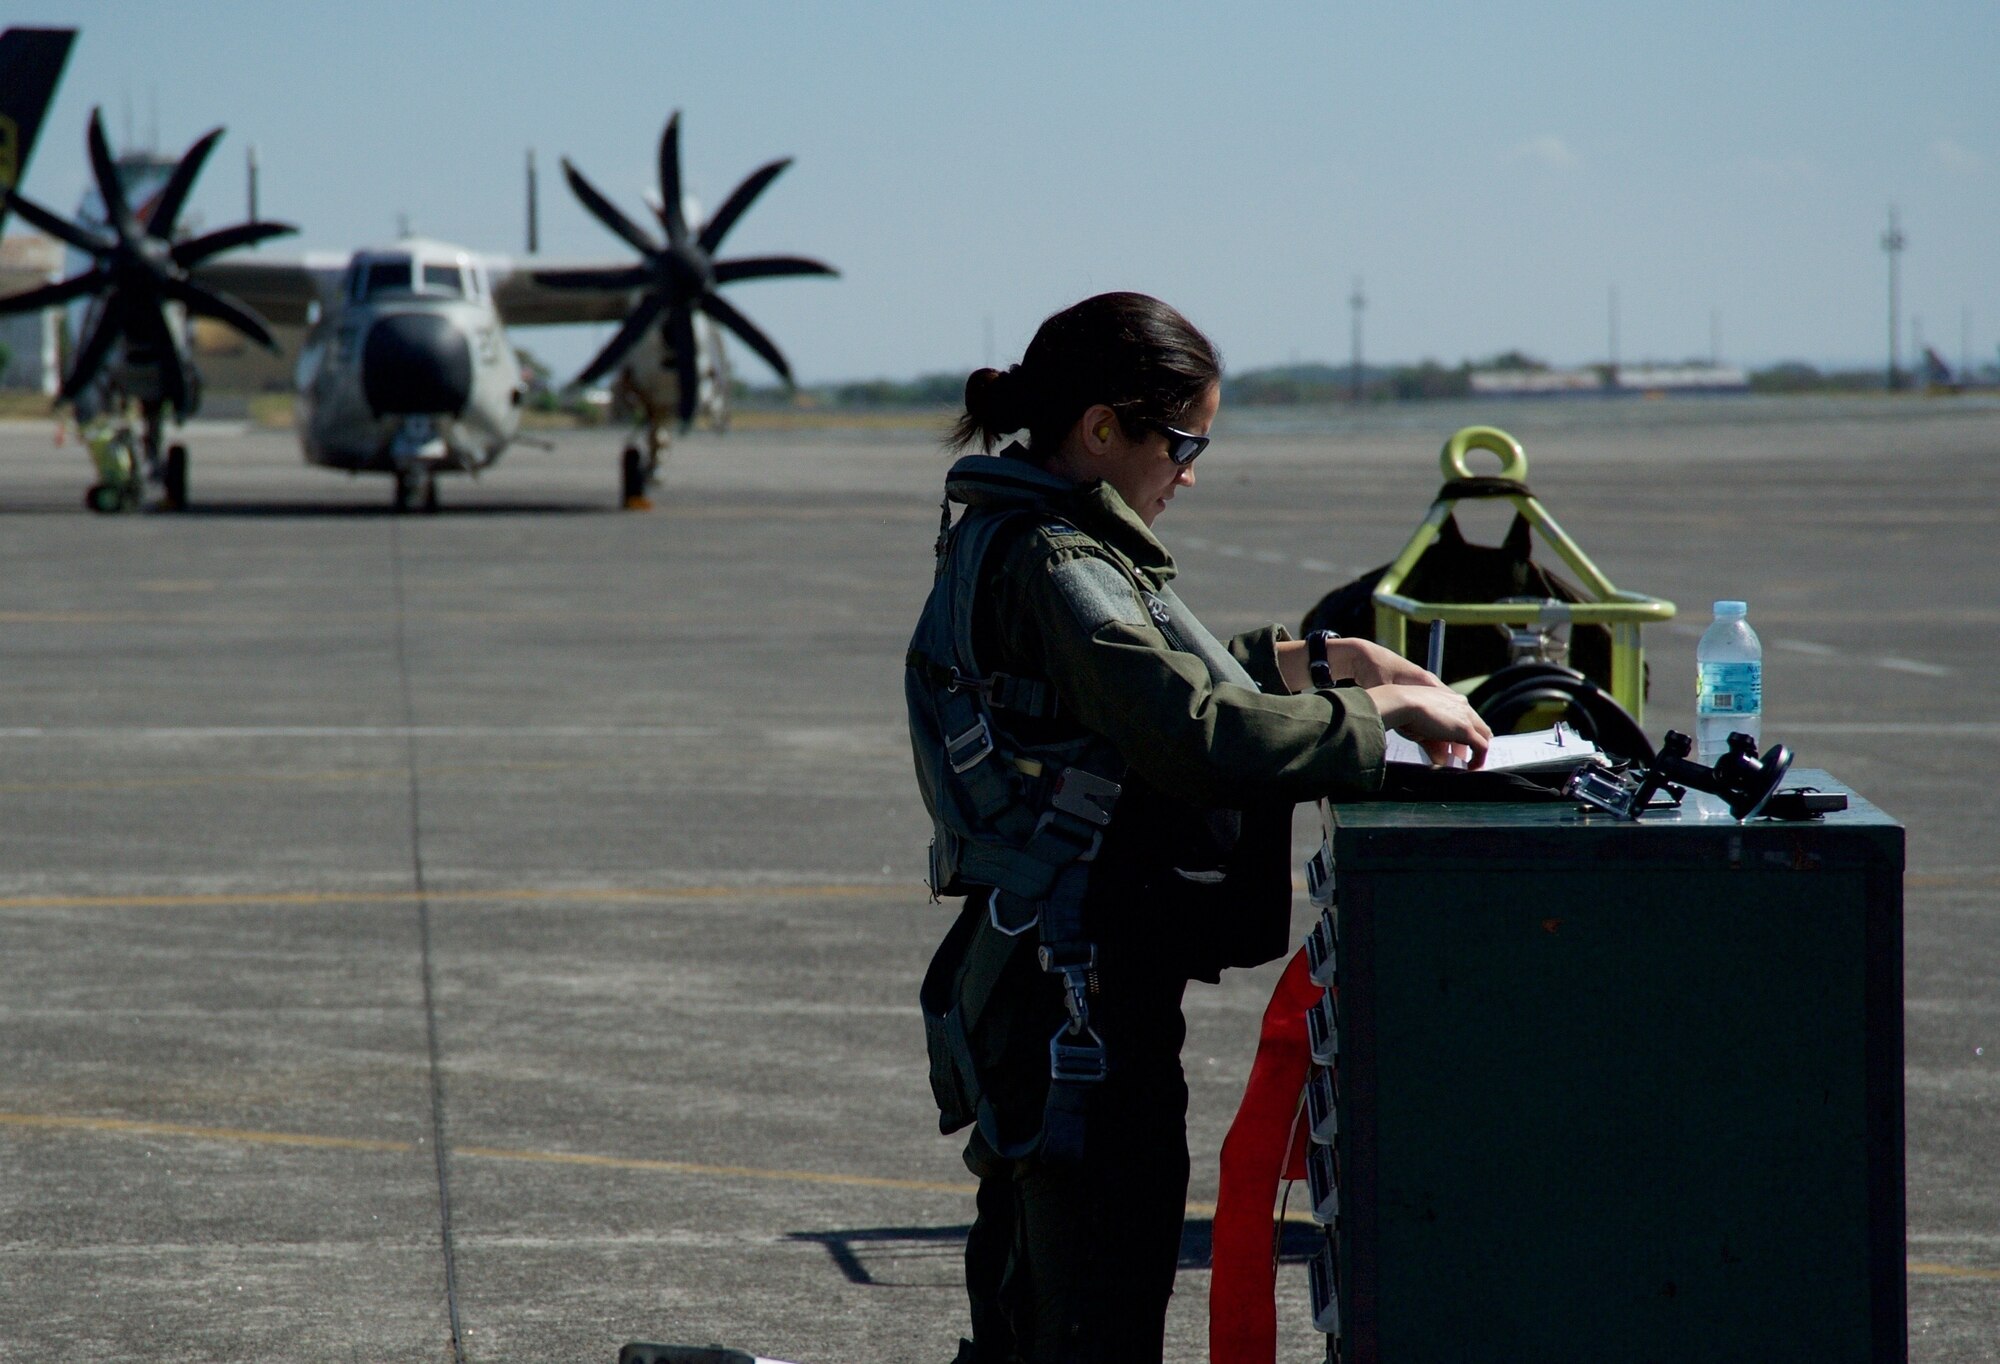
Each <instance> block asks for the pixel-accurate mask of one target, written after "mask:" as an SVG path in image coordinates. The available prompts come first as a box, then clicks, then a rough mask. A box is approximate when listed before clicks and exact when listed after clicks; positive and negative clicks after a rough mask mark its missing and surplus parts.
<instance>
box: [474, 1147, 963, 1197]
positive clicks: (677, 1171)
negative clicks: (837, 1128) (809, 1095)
mask: <svg viewBox="0 0 2000 1364" xmlns="http://www.w3.org/2000/svg"><path fill="white" fill-rule="evenodd" d="M451 1153H452V1155H454V1156H459V1157H463V1158H465V1159H468V1160H518V1161H528V1162H531V1163H534V1164H539V1165H585V1166H589V1167H591V1168H592V1169H598V1170H651V1171H657V1172H659V1173H661V1174H673V1175H701V1176H706V1177H708V1178H711V1179H777V1180H783V1181H786V1182H788V1183H792V1184H836V1185H844V1186H848V1187H853V1188H862V1189H912V1190H915V1191H917V1192H919V1193H952V1194H971V1193H972V1192H974V1190H975V1189H976V1187H977V1186H976V1185H973V1184H969V1183H965V1182H963V1181H959V1182H956V1183H946V1182H943V1181H940V1180H931V1179H891V1178H888V1177H887V1176H883V1175H843V1174H831V1173H828V1172H825V1171H821V1170H780V1169H768V1168H766V1167H763V1166H758V1165H703V1164H699V1163H697V1162H694V1161H687V1160H644V1159H640V1158H638V1157H632V1156H593V1155H588V1154H585V1153H582V1152H573V1151H515V1150H508V1149H506V1148H503V1147H498V1146H454V1147H452V1148H451Z"/></svg>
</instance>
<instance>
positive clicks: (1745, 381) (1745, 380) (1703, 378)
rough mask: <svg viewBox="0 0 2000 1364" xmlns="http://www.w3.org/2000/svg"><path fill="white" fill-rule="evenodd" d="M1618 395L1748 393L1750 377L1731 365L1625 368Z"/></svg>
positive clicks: (1619, 380) (1634, 366)
mask: <svg viewBox="0 0 2000 1364" xmlns="http://www.w3.org/2000/svg"><path fill="white" fill-rule="evenodd" d="M1615 387H1616V388H1617V389H1618V391H1619V392H1621V393H1748V392H1749V391H1750V376H1749V375H1748V374H1746V373H1745V372H1744V371H1743V370H1741V369H1739V368H1738V367H1736V366H1735V365H1627V366H1625V367H1624V368H1622V369H1620V370H1619V371H1618V380H1617V383H1616V385H1615Z"/></svg>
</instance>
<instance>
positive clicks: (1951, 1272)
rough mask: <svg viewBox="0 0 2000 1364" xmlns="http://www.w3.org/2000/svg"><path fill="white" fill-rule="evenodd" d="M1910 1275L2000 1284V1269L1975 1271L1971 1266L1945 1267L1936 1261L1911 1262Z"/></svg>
mask: <svg viewBox="0 0 2000 1364" xmlns="http://www.w3.org/2000/svg"><path fill="white" fill-rule="evenodd" d="M1910 1273H1912V1274H1921V1275H1923V1276H1925V1277H1927V1278H1937V1279H1984V1280H1986V1281H1987V1282H1988V1283H2000V1269H1974V1268H1973V1267H1972V1266H1970V1265H1944V1264H1938V1263H1937V1262H1936V1261H1934V1260H1912V1261H1910Z"/></svg>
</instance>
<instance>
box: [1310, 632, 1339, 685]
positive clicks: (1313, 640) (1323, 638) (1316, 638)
mask: <svg viewBox="0 0 2000 1364" xmlns="http://www.w3.org/2000/svg"><path fill="white" fill-rule="evenodd" d="M1339 638H1340V635H1339V634H1338V633H1337V632H1335V631H1333V630H1314V631H1312V632H1310V633H1309V634H1307V635H1306V672H1307V674H1308V675H1309V676H1310V677H1311V678H1312V684H1313V690H1314V691H1331V690H1333V665H1332V664H1331V663H1328V662H1327V661H1326V642H1327V641H1328V640H1330V639H1339Z"/></svg>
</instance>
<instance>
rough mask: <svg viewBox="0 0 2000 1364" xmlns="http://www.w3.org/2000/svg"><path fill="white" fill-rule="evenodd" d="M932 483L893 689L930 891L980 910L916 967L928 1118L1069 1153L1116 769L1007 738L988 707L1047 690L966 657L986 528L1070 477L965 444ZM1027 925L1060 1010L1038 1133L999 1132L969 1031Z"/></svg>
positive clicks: (1070, 745) (1092, 1050) (1002, 1149)
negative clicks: (921, 969) (920, 564)
mask: <svg viewBox="0 0 2000 1364" xmlns="http://www.w3.org/2000/svg"><path fill="white" fill-rule="evenodd" d="M945 486H946V497H947V498H948V499H949V501H956V502H960V503H963V504H964V505H965V507H966V511H965V514H964V515H963V516H961V517H960V518H959V521H958V524H957V525H956V526H948V527H944V528H941V530H940V535H939V540H938V563H937V578H936V581H935V582H934V583H933V585H932V588H931V594H930V598H929V600H928V601H926V602H925V604H924V610H923V614H922V615H921V616H920V617H919V618H918V621H917V628H916V633H915V634H914V636H913V637H912V638H911V640H910V648H909V651H908V653H907V654H906V655H905V658H904V662H905V665H906V667H905V673H904V684H903V685H904V696H905V699H906V701H907V702H908V705H909V714H910V743H911V748H912V751H913V753H914V756H915V759H916V767H917V783H918V786H919V788H920V789H921V791H922V793H923V798H924V804H925V805H926V807H928V809H929V810H930V813H931V820H932V825H933V837H932V841H931V849H930V877H929V880H930V888H931V893H932V894H933V895H935V896H943V895H964V894H968V893H969V892H970V891H971V890H972V889H973V888H974V887H991V888H992V889H991V891H990V895H989V898H988V903H987V907H986V913H985V914H984V915H983V916H975V915H973V914H962V915H961V916H960V918H959V920H958V922H957V923H956V924H955V925H954V926H953V928H952V931H951V932H950V933H949V934H948V935H947V936H946V938H945V941H944V943H943V945H942V946H941V947H940V948H939V949H938V953H937V955H936V957H935V958H933V960H932V962H931V965H930V969H929V970H928V971H927V972H926V973H925V977H924V984H923V990H922V1004H923V1012H924V1028H925V1040H926V1044H927V1046H928V1049H929V1051H930V1058H931V1088H932V1092H933V1094H934V1096H935V1097H936V1099H937V1102H938V1110H939V1119H938V1126H939V1129H940V1130H941V1131H944V1132H953V1131H957V1130H958V1129H960V1128H962V1127H965V1126H967V1125H968V1124H970V1123H974V1122H976V1123H978V1124H979V1130H980V1133H981V1135H982V1136H984V1137H985V1139H986V1141H987V1143H988V1144H989V1145H990V1146H992V1147H993V1149H994V1150H995V1152H996V1153H998V1154H999V1155H1001V1156H1003V1157H1006V1158H1009V1159H1019V1158H1021V1157H1024V1156H1026V1155H1028V1154H1030V1153H1032V1152H1035V1151H1037V1150H1039V1151H1040V1152H1041V1154H1042V1155H1043V1156H1044V1157H1046V1158H1049V1159H1053V1160H1071V1161H1073V1160H1076V1159H1079V1158H1080V1157H1081V1155H1082V1149H1083V1136H1084V1131H1083V1128H1084V1113H1085V1110H1086V1108H1087V1106H1088V1100H1089V1097H1090V1095H1091V1093H1092V1092H1093V1091H1094V1088H1095V1086H1097V1085H1098V1084H1099V1083H1101V1082H1102V1081H1103V1079H1104V1077H1105V1074H1106V1073H1107V1063H1106V1056H1105V1048H1104V1040H1103V1039H1102V1038H1101V1037H1100V1036H1099V1035H1098V1033H1097V1031H1096V1029H1094V1028H1093V1027H1092V1026H1091V1022H1090V995H1091V993H1092V992H1093V988H1094V986H1095V985H1096V969H1097V944H1096V943H1095V942H1093V941H1092V940H1091V939H1090V938H1089V937H1088V936H1087V935H1086V934H1085V931H1084V924H1083V900H1084V892H1085V890H1086V888H1087V887H1088V884H1089V879H1090V867H1091V863H1092V862H1093V861H1094V860H1095V858H1096V856H1097V853H1098V850H1099V848H1100V847H1101V846H1102V845H1103V841H1104V829H1105V827H1106V826H1107V825H1108V824H1110V822H1111V814H1112V811H1113V810H1114V809H1115V808H1116V806H1117V803H1118V797H1119V795H1120V793H1121V791H1122V789H1123V780H1124V771H1125V765H1124V762H1123V760H1122V759H1121V758H1120V757H1119V756H1118V754H1117V751H1116V750H1115V749H1113V748H1112V747H1111V745H1110V744H1109V743H1108V742H1106V741H1105V740H1104V739H1102V738H1099V737H1098V736H1096V735H1093V734H1089V733H1087V732H1085V733H1081V734H1080V735H1079V736H1078V737H1075V738H1072V739H1068V740H1064V741H1061V742H1055V743H1047V744H1038V745H1028V744H1023V743H1021V742H1018V741H1017V739H1016V738H1015V736H1014V735H1013V734H1011V733H1010V732H1009V729H1008V726H1007V724H1006V723H1005V722H1004V720H1003V718H1002V717H1007V716H1018V717H1026V718H1031V719H1048V718H1050V717H1052V716H1054V715H1055V714H1056V712H1057V700H1056V695H1055V690H1054V688H1053V687H1052V686H1050V684H1049V683H1048V682H1046V681H1043V680H1038V679H1032V678H1023V677H1015V676H1011V675H1009V674H1006V673H1000V672H990V673H989V672H982V671H981V669H980V667H979V665H978V661H977V659H976V658H975V657H974V653H973V647H972V633H973V598H974V595H975V593H976V591H977V588H978V583H979V576H980V568H981V565H982V564H983V562H984V560H985V558H986V555H987V553H988V551H989V550H990V549H991V548H992V546H993V542H994V539H995V537H996V536H997V534H998V533H999V532H1000V530H1001V529H1002V528H1003V527H1004V526H1006V525H1007V524H1008V523H1010V522H1013V521H1016V520H1017V519H1019V518H1021V517H1024V516H1027V515H1037V516H1041V517H1043V518H1050V517H1052V516H1053V513H1052V512H1051V510H1050V507H1049V502H1050V499H1051V498H1052V497H1053V496H1054V495H1055V494H1057V493H1060V492H1062V491H1065V490H1067V489H1068V488H1069V487H1070V485H1069V484H1068V483H1067V482H1065V481H1064V480H1062V479H1059V478H1057V477H1055V476H1053V475H1051V474H1048V473H1045V472H1043V471H1042V470H1041V469H1039V468H1037V467H1035V466H1034V465H1032V464H1030V463H1028V462H1027V461H1025V460H1021V459H1013V458H1007V457H1002V458H994V457H992V456H989V455H974V456H969V457H967V458H965V459H962V460H960V461H959V462H958V463H957V464H956V465H954V466H953V468H952V470H951V474H950V476H949V477H948V479H947V481H946V485H945ZM945 514H946V517H947V518H948V516H949V508H948V506H947V508H946V510H945ZM1063 530H1064V531H1065V532H1070V531H1071V528H1070V527H1068V526H1067V525H1064V526H1063ZM1030 929H1038V930H1039V932H1038V934H1037V939H1036V941H1037V946H1036V958H1037V961H1038V962H1039V964H1040V966H1041V968H1042V970H1044V971H1047V972H1049V973H1051V974H1053V975H1059V976H1060V977H1061V978H1062V985H1063V1004H1064V1009H1065V1012H1066V1015H1067V1017H1066V1018H1065V1020H1064V1021H1063V1022H1062V1023H1061V1024H1060V1025H1059V1026H1058V1027H1057V1029H1056V1031H1055V1034H1054V1035H1053V1036H1052V1037H1051V1038H1050V1039H1049V1090H1048V1099H1047V1102H1046V1104H1045V1105H1044V1109H1043V1114H1042V1126H1041V1130H1040V1131H1039V1132H1038V1133H1036V1134H1034V1135H1033V1136H1030V1137H1028V1138H1025V1139H1022V1140H1017V1141H1014V1142H1006V1141H1003V1139H1002V1137H1003V1134H1002V1132H1001V1128H1000V1122H999V1116H998V1114H997V1113H996V1111H995V1109H994V1106H993V1104H992V1102H991V1099H990V1098H989V1096H988V1094H987V1093H986V1086H985V1085H984V1084H983V1083H982V1077H981V1076H980V1074H979V1066H978V1064H977V1062H976V1060H975V1057H974V1051H973V1045H972V1035H973V1031H974V1029H976V1028H977V1027H978V1025H979V1020H980V1017H981V1015H982V1014H983V1013H984V1012H985V1009H986V1006H987V1004H988V1003H989V1002H990V1000H991V998H992V995H993V991H994V987H995V986H996V985H997V984H998V982H999V980H1000V977H1001V974H1002V972H1003V971H1004V970H1005V968H1006V966H1007V964H1008V963H1009V962H1010V961H1011V960H1012V959H1013V956H1014V953H1015V952H1016V950H1018V948H1019V947H1020V946H1021V945H1022V940H1023V938H1024V937H1025V935H1026V934H1027V933H1028V931H1029V930H1030Z"/></svg>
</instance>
